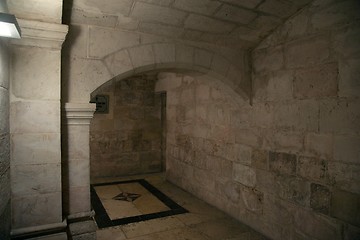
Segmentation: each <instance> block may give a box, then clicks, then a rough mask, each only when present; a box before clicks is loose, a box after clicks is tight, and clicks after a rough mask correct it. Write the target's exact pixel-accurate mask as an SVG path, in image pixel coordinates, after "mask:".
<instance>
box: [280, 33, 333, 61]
mask: <svg viewBox="0 0 360 240" xmlns="http://www.w3.org/2000/svg"><path fill="white" fill-rule="evenodd" d="M329 47H330V42H329V40H328V39H327V38H326V36H317V37H315V38H309V39H306V40H300V41H296V42H292V43H290V44H289V45H287V46H286V48H285V60H286V67H288V68H297V67H311V66H312V65H314V64H320V63H323V62H324V61H326V60H328V59H329V56H330V48H329Z"/></svg>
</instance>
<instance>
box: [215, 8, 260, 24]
mask: <svg viewBox="0 0 360 240" xmlns="http://www.w3.org/2000/svg"><path fill="white" fill-rule="evenodd" d="M215 16H216V17H218V18H220V19H223V20H226V21H232V22H236V23H239V24H248V23H250V22H251V21H253V20H254V19H255V18H256V17H257V14H256V13H254V12H253V11H249V10H245V9H243V8H238V7H234V6H232V5H226V4H224V5H222V6H221V8H220V9H219V10H218V11H217V12H216V14H215Z"/></svg>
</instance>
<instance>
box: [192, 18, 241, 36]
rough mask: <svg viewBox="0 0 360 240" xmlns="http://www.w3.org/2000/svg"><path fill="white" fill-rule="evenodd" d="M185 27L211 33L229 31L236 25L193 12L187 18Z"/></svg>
mask: <svg viewBox="0 0 360 240" xmlns="http://www.w3.org/2000/svg"><path fill="white" fill-rule="evenodd" d="M185 27H186V28H189V29H193V30H199V31H204V32H210V33H228V32H230V31H231V30H233V29H234V28H235V25H234V24H232V23H227V22H224V21H219V20H215V19H212V18H210V17H205V16H201V15H195V14H191V15H190V16H189V17H188V18H186V21H185Z"/></svg>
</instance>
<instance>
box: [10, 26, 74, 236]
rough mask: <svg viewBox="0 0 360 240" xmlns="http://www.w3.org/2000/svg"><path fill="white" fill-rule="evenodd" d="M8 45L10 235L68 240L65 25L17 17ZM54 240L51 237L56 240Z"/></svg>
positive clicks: (66, 28) (66, 29)
mask: <svg viewBox="0 0 360 240" xmlns="http://www.w3.org/2000/svg"><path fill="white" fill-rule="evenodd" d="M18 22H19V25H20V27H21V29H22V39H19V40H12V41H11V48H12V49H11V50H12V51H11V52H12V54H11V67H10V71H11V78H10V135H11V198H12V226H11V228H12V230H11V234H12V236H13V237H21V236H26V238H30V237H32V236H33V235H40V236H41V235H48V234H49V233H50V234H51V235H52V236H55V237H56V239H66V238H67V237H66V220H64V218H63V212H62V187H61V131H60V126H61V124H60V113H61V108H60V95H61V94H60V86H61V76H60V68H61V46H62V43H63V41H64V40H65V36H66V34H67V31H68V27H67V26H66V25H62V24H58V23H45V22H40V21H33V20H23V19H18ZM54 239H55V238H54Z"/></svg>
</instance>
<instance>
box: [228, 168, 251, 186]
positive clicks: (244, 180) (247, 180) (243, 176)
mask: <svg viewBox="0 0 360 240" xmlns="http://www.w3.org/2000/svg"><path fill="white" fill-rule="evenodd" d="M232 178H233V179H234V181H236V182H239V183H241V184H244V185H245V186H248V187H255V185H256V172H255V171H254V169H253V168H252V167H249V166H246V165H243V164H238V163H234V164H233V172H232Z"/></svg>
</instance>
